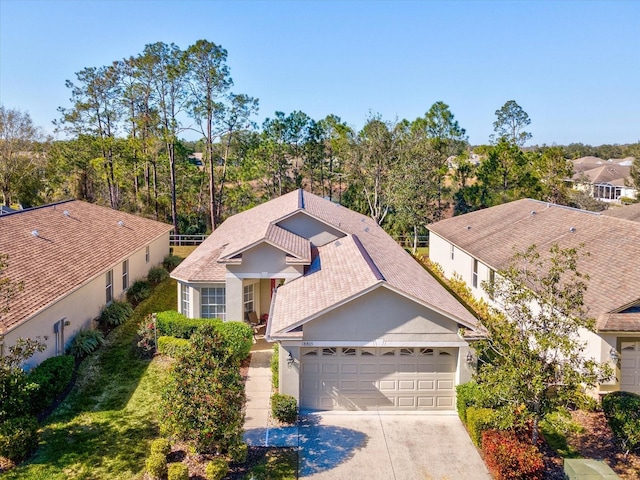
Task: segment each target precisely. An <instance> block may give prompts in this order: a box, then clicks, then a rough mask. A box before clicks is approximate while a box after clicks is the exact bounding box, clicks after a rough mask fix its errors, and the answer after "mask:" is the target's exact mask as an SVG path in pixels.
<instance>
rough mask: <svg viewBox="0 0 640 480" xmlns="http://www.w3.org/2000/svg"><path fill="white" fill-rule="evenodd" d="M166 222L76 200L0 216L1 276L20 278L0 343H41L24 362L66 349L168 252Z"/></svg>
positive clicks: (0, 329)
mask: <svg viewBox="0 0 640 480" xmlns="http://www.w3.org/2000/svg"><path fill="white" fill-rule="evenodd" d="M171 229H172V227H171V225H167V224H164V223H160V222H156V221H153V220H147V219H145V218H141V217H137V216H135V215H130V214H128V213H123V212H119V211H117V210H112V209H110V208H106V207H100V206H98V205H93V204H90V203H86V202H81V201H78V200H73V201H68V202H60V203H56V204H52V205H47V206H43V207H37V208H32V209H26V210H20V211H17V212H15V213H10V214H7V215H3V216H2V217H0V253H3V254H7V255H8V256H9V258H8V262H9V266H8V268H7V270H6V271H5V272H4V273H5V277H6V278H8V279H10V280H11V281H14V282H22V284H23V287H24V288H23V290H21V291H20V292H19V293H18V294H17V295H16V297H15V298H14V299H13V300H12V301H11V303H10V310H9V312H8V313H6V314H3V315H2V316H1V320H0V349H2V348H8V347H10V346H12V345H14V344H15V342H16V340H17V339H18V338H20V337H22V338H33V339H36V340H39V341H41V342H43V343H44V344H45V345H46V347H47V348H46V350H45V351H44V352H42V353H37V354H36V355H34V357H32V359H31V360H30V361H29V363H28V365H27V367H33V366H34V365H37V364H38V363H40V362H41V361H42V360H44V359H45V358H48V357H52V356H55V355H61V354H63V353H64V351H65V348H66V347H67V346H68V344H69V341H70V340H71V339H72V338H73V336H74V335H75V334H76V333H77V332H78V330H80V329H81V328H85V329H86V328H91V327H92V320H94V319H95V318H97V317H98V316H99V315H100V312H101V310H102V309H103V308H104V306H105V305H107V304H109V303H111V302H112V301H113V300H114V299H117V298H119V297H121V296H122V295H123V294H124V293H125V291H126V290H127V288H128V287H129V286H130V285H131V284H132V283H133V282H134V281H135V280H136V279H138V278H141V277H144V276H146V274H147V272H148V271H149V269H150V268H151V267H154V266H157V265H159V264H161V263H162V260H163V258H164V257H165V256H166V255H167V254H168V253H169V232H170V230H171Z"/></svg>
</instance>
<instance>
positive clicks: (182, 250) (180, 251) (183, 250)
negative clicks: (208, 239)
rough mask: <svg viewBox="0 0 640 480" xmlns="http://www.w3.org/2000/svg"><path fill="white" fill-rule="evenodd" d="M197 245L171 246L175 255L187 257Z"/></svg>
mask: <svg viewBox="0 0 640 480" xmlns="http://www.w3.org/2000/svg"><path fill="white" fill-rule="evenodd" d="M196 248H197V247H196V246H189V247H185V246H180V247H177V246H176V247H171V249H172V250H173V254H174V255H175V256H177V257H182V258H187V257H188V256H189V254H190V253H191V252H193V251H194V250H195V249H196Z"/></svg>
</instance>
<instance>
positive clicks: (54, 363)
mask: <svg viewBox="0 0 640 480" xmlns="http://www.w3.org/2000/svg"><path fill="white" fill-rule="evenodd" d="M74 368H75V359H74V358H73V357H72V356H71V355H62V356H59V357H51V358H47V359H46V360H44V361H43V362H42V363H41V364H40V365H38V366H37V367H36V368H34V369H33V370H31V372H29V381H30V382H32V383H35V384H36V385H37V386H38V388H37V389H36V390H35V391H34V392H33V394H32V396H31V412H32V413H33V414H36V415H37V414H39V413H40V412H43V411H44V410H46V409H47V408H48V407H49V406H50V405H51V404H52V403H53V401H54V400H55V399H56V397H57V396H58V395H60V394H61V393H62V392H63V391H64V389H65V388H67V387H68V386H69V383H70V382H71V379H72V378H73V370H74Z"/></svg>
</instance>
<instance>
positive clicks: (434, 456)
mask: <svg viewBox="0 0 640 480" xmlns="http://www.w3.org/2000/svg"><path fill="white" fill-rule="evenodd" d="M298 428H299V435H298V442H299V447H300V457H299V459H300V460H299V468H298V472H299V478H305V479H310V478H312V479H314V480H316V479H317V480H320V479H331V480H335V479H338V478H339V479H345V480H358V479H365V478H366V479H367V480H376V479H379V480H391V479H393V480H412V479H416V480H418V479H419V480H444V479H447V480H466V479H469V480H485V479H486V480H489V479H490V478H491V477H490V476H489V474H488V472H487V469H486V467H485V465H484V463H483V462H482V460H481V458H480V455H479V453H478V451H477V450H476V449H475V447H474V446H473V444H472V443H471V440H470V439H469V436H468V435H467V433H466V431H465V429H464V427H463V426H462V423H461V422H460V420H459V419H458V417H457V416H456V415H429V414H419V413H417V414H396V413H394V414H384V413H380V414H378V413H359V412H358V413H354V412H349V413H333V412H331V413H314V414H305V415H303V416H302V417H301V420H300V423H299V425H298Z"/></svg>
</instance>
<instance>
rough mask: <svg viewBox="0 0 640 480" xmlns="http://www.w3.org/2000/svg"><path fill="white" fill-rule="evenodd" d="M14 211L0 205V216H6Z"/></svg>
mask: <svg viewBox="0 0 640 480" xmlns="http://www.w3.org/2000/svg"><path fill="white" fill-rule="evenodd" d="M15 211H16V210H14V209H13V208H10V207H7V206H6V205H0V215H6V214H7V213H13V212H15Z"/></svg>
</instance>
